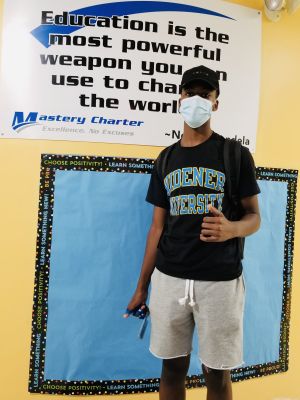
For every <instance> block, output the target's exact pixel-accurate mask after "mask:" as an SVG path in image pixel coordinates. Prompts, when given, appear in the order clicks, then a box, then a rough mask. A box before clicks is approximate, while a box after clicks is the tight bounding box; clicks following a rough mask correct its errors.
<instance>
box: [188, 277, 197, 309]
mask: <svg viewBox="0 0 300 400" xmlns="http://www.w3.org/2000/svg"><path fill="white" fill-rule="evenodd" d="M190 299H191V301H190V302H189V305H190V306H191V307H194V305H196V303H195V302H194V281H193V280H191V281H190Z"/></svg>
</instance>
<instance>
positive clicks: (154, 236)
mask: <svg viewBox="0 0 300 400" xmlns="http://www.w3.org/2000/svg"><path fill="white" fill-rule="evenodd" d="M166 212H167V211H166V210H165V209H164V208H161V207H154V210H153V217H152V223H151V226H150V229H149V232H148V236H147V242H146V248H145V254H144V260H143V263H142V268H141V273H140V277H139V280H138V283H137V288H136V290H135V293H134V295H133V297H132V299H131V301H130V303H129V304H128V306H127V308H128V309H129V310H133V309H134V308H135V307H137V306H138V305H140V304H141V303H144V302H145V301H146V299H147V295H148V287H149V284H150V279H151V275H152V272H153V270H154V267H155V259H156V253H157V245H158V242H159V239H160V236H161V234H162V230H163V227H164V224H165V219H166ZM124 317H125V318H126V317H128V314H124Z"/></svg>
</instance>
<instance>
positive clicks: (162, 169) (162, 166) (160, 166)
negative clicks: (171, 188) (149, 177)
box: [156, 142, 177, 182]
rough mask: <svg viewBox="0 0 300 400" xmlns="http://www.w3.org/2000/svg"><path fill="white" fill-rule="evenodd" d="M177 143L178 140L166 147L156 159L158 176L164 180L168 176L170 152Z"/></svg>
mask: <svg viewBox="0 0 300 400" xmlns="http://www.w3.org/2000/svg"><path fill="white" fill-rule="evenodd" d="M176 144H177V142H175V143H173V144H172V145H171V146H168V147H166V148H165V149H164V150H163V151H162V152H161V153H160V155H159V156H158V158H157V160H156V165H157V172H158V176H159V177H160V179H161V180H162V182H163V181H164V178H165V176H166V172H167V164H168V160H169V157H170V154H171V152H172V151H173V149H174V148H175V146H176Z"/></svg>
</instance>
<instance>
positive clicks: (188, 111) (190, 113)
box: [179, 95, 212, 129]
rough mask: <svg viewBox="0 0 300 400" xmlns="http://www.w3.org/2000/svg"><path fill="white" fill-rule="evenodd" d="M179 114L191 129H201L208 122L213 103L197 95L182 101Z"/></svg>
mask: <svg viewBox="0 0 300 400" xmlns="http://www.w3.org/2000/svg"><path fill="white" fill-rule="evenodd" d="M179 112H180V114H181V115H182V117H183V119H184V120H185V122H186V123H187V124H188V126H190V127H191V128H194V129H195V128H199V127H200V126H202V125H203V124H205V122H207V121H208V120H209V119H210V117H211V113H212V102H211V101H210V100H207V99H204V98H203V97H201V96H198V95H195V96H192V97H188V98H186V99H182V100H181V104H180V107H179Z"/></svg>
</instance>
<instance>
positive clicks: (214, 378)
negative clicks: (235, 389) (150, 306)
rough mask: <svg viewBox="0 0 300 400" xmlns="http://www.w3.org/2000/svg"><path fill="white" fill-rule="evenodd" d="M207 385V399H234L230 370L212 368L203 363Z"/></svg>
mask: <svg viewBox="0 0 300 400" xmlns="http://www.w3.org/2000/svg"><path fill="white" fill-rule="evenodd" d="M202 369H203V373H204V378H205V382H206V387H207V398H206V400H232V387H231V376H230V370H220V369H211V368H208V369H207V367H206V366H205V365H203V364H202Z"/></svg>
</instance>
